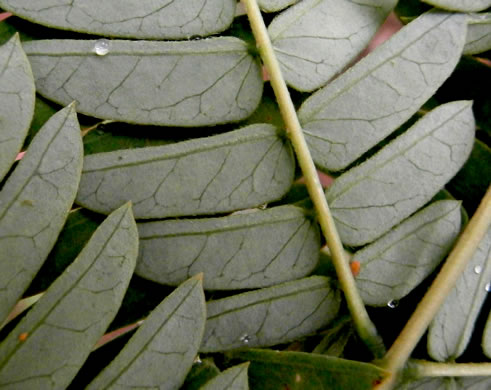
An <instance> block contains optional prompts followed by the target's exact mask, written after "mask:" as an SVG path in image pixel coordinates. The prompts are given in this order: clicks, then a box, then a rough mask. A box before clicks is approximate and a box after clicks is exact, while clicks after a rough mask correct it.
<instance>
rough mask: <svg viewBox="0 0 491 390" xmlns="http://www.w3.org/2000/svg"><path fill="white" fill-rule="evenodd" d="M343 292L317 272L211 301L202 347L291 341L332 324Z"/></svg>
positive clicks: (210, 349)
mask: <svg viewBox="0 0 491 390" xmlns="http://www.w3.org/2000/svg"><path fill="white" fill-rule="evenodd" d="M340 301H341V298H340V295H339V292H338V291H337V290H333V289H332V288H331V281H330V279H328V278H326V277H322V276H312V277H309V278H304V279H299V280H295V281H292V282H287V283H282V284H279V285H276V286H274V287H268V288H264V289H260V290H255V291H250V292H246V293H242V294H237V295H234V296H231V297H228V298H222V299H217V300H215V301H210V302H208V303H207V313H208V318H207V320H206V328H205V335H204V336H203V343H202V344H201V347H200V350H201V351H202V352H218V351H225V350H228V349H234V348H240V347H265V346H270V345H275V344H280V343H285V342H288V341H292V340H294V339H296V338H299V337H302V336H305V335H307V334H310V333H312V332H315V331H316V330H317V329H319V328H321V327H323V326H325V325H327V324H328V323H329V322H330V321H331V320H332V319H333V318H334V317H335V316H336V315H337V313H338V310H339V306H340Z"/></svg>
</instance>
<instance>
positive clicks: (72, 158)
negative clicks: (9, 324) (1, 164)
mask: <svg viewBox="0 0 491 390" xmlns="http://www.w3.org/2000/svg"><path fill="white" fill-rule="evenodd" d="M82 153H83V151H82V138H81V136H80V127H79V125H78V122H77V116H76V113H75V109H74V106H73V105H71V106H69V107H67V108H65V109H63V110H61V111H60V112H58V113H57V114H55V115H54V116H52V117H51V119H50V120H49V121H48V122H47V123H46V124H45V125H44V126H43V128H42V129H41V130H40V131H39V133H38V134H37V135H36V137H35V138H34V140H33V141H32V143H31V144H30V146H29V149H28V150H27V153H26V155H25V157H24V158H23V159H22V160H21V161H20V163H19V165H18V166H17V168H16V169H15V171H14V172H13V173H12V175H11V176H10V177H9V178H8V180H7V182H6V183H5V185H4V186H3V189H2V191H1V192H0V247H1V248H2V250H0V321H2V320H3V319H5V317H6V316H7V315H8V313H9V310H10V309H11V308H12V306H13V305H14V304H15V303H16V301H17V300H18V299H19V298H20V296H21V295H22V293H23V292H24V290H25V289H26V288H27V287H28V286H29V283H30V282H31V280H32V278H33V277H34V276H35V275H36V273H37V271H38V270H39V268H40V267H41V265H42V264H43V262H44V260H45V259H46V257H47V256H48V254H49V252H50V250H51V248H52V247H53V245H54V244H55V241H56V238H57V236H58V234H59V233H60V231H61V229H62V227H63V224H64V222H65V219H66V217H67V215H68V211H69V210H70V208H71V206H72V203H73V200H74V198H75V194H76V192H77V186H78V183H79V180H80V173H81V170H82Z"/></svg>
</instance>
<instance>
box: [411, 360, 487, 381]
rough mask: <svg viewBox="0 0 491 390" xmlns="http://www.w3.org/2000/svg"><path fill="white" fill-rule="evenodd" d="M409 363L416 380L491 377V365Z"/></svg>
mask: <svg viewBox="0 0 491 390" xmlns="http://www.w3.org/2000/svg"><path fill="white" fill-rule="evenodd" d="M409 363H410V370H411V373H412V374H413V375H415V376H416V378H424V377H442V376H444V377H463V376H491V363H437V362H429V361H425V360H416V359H415V360H411V361H410V362H409Z"/></svg>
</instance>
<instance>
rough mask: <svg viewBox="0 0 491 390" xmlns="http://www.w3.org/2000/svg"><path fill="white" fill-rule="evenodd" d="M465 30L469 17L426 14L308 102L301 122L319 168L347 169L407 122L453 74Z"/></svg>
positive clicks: (303, 105)
mask: <svg viewBox="0 0 491 390" xmlns="http://www.w3.org/2000/svg"><path fill="white" fill-rule="evenodd" d="M466 30H467V17H466V16H465V15H462V14H448V13H437V12H429V13H426V14H423V15H422V16H420V17H419V18H417V19H416V20H414V21H413V22H411V23H409V24H408V25H407V26H406V27H404V28H403V29H402V30H400V31H399V32H398V33H397V34H395V35H394V36H392V38H391V39H390V40H388V41H387V42H386V43H384V44H383V45H381V46H380V47H378V48H377V49H376V50H375V51H373V52H372V53H370V54H369V55H368V56H366V57H365V58H364V59H362V60H361V61H360V62H358V63H357V64H356V65H354V66H353V67H352V68H351V69H349V70H348V71H347V72H345V73H343V74H342V75H341V76H340V77H338V78H337V79H335V80H334V81H333V82H331V83H330V84H329V85H327V86H326V87H324V88H322V89H321V90H319V91H318V92H316V93H314V94H313V95H312V96H311V97H310V98H309V99H307V100H306V101H305V102H304V103H303V104H302V106H301V107H300V110H299V111H298V117H299V120H300V123H301V124H302V127H303V129H304V132H305V137H306V140H307V143H308V144H309V148H310V150H311V152H312V156H313V158H314V161H315V163H316V164H317V165H318V166H319V167H321V168H322V169H326V170H331V171H337V170H340V169H343V168H346V167H347V166H348V165H349V164H351V163H352V162H353V161H355V160H356V159H357V158H358V157H360V156H361V155H362V154H363V153H365V152H366V151H367V150H369V149H370V148H372V147H373V146H375V145H376V144H377V143H378V142H379V141H381V140H382V139H384V138H385V137H387V136H388V135H389V134H390V133H392V132H393V131H394V130H396V129H397V128H398V127H399V126H400V125H402V124H403V123H404V122H405V121H406V120H408V119H409V118H410V117H411V116H412V115H413V114H414V113H415V112H416V111H417V110H418V109H419V108H420V106H421V105H422V104H423V103H425V102H426V101H427V100H428V99H429V98H430V97H431V96H432V95H433V94H434V93H435V91H436V90H437V89H438V87H439V86H440V85H441V84H442V83H443V82H444V81H445V80H446V79H447V77H448V76H449V75H450V74H451V73H452V71H453V69H454V68H455V65H456V64H457V62H458V60H459V58H460V56H461V54H462V49H463V47H464V44H465V36H466ZM401 74H403V75H404V77H401Z"/></svg>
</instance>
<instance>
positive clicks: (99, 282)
mask: <svg viewBox="0 0 491 390" xmlns="http://www.w3.org/2000/svg"><path fill="white" fill-rule="evenodd" d="M137 254H138V233H137V229H136V224H135V221H134V219H133V216H132V213H131V207H130V205H129V204H127V205H125V206H123V207H121V208H120V209H118V210H116V211H115V212H114V213H112V214H111V215H110V216H109V217H108V218H107V219H106V220H105V221H104V222H103V224H102V225H101V226H100V227H99V228H98V230H97V231H96V232H95V233H94V235H93V236H92V238H91V240H90V241H89V243H88V244H87V246H86V247H85V248H84V249H83V250H82V252H81V253H80V255H79V256H78V257H77V259H76V260H75V262H74V263H73V264H72V265H70V266H69V267H68V269H67V270H66V271H65V272H64V273H63V274H62V276H60V277H59V278H58V279H57V280H56V281H55V282H54V283H53V284H52V285H51V286H50V288H49V289H48V290H47V291H46V293H45V294H44V296H43V297H42V298H41V299H40V300H39V302H38V303H37V304H36V305H35V306H34V308H33V309H32V310H31V311H29V312H28V314H27V315H26V317H24V318H23V319H22V321H21V322H20V323H19V325H17V327H16V328H15V329H14V330H13V331H11V332H10V334H9V336H8V337H7V338H6V339H5V340H4V342H3V343H2V344H1V345H0V387H1V388H9V389H12V390H14V389H19V390H21V389H22V390H24V389H65V388H66V387H67V386H68V384H69V383H70V382H71V381H72V379H73V377H74V376H75V374H76V373H77V372H78V370H79V369H80V367H81V366H82V364H83V363H84V361H85V359H86V358H87V356H88V355H89V353H90V351H91V349H92V347H93V346H94V345H95V343H96V342H97V340H98V339H99V338H100V337H101V336H102V335H103V334H104V332H105V330H106V328H107V327H108V325H109V324H110V322H111V321H112V320H113V318H114V316H115V315H116V313H117V311H118V309H119V306H120V304H121V301H122V299H123V296H124V294H125V292H126V288H127V287H128V284H129V282H130V279H131V276H132V274H133V270H134V268H135V264H136V258H137Z"/></svg>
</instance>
